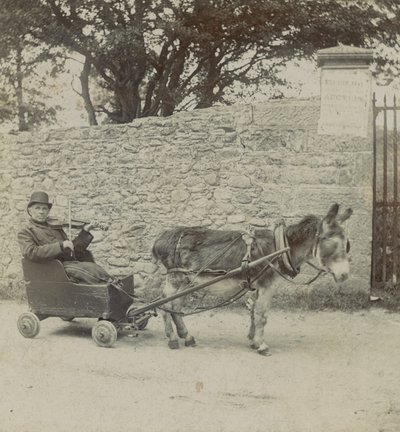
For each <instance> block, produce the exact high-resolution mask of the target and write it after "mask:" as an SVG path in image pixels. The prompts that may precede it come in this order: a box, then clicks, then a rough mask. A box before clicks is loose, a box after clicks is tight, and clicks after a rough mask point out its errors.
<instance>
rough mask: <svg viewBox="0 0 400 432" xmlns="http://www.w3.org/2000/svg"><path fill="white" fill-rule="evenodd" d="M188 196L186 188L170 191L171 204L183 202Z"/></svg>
mask: <svg viewBox="0 0 400 432" xmlns="http://www.w3.org/2000/svg"><path fill="white" fill-rule="evenodd" d="M189 196H190V193H189V192H188V190H187V189H186V188H182V187H181V188H178V189H175V190H173V191H172V193H171V199H172V202H175V203H177V202H183V201H186V200H187V199H188V198H189Z"/></svg>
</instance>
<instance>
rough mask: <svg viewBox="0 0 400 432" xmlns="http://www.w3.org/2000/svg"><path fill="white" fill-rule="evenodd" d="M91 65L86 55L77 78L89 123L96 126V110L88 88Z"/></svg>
mask: <svg viewBox="0 0 400 432" xmlns="http://www.w3.org/2000/svg"><path fill="white" fill-rule="evenodd" d="M91 67H92V63H91V61H90V60H89V58H88V57H85V63H84V65H83V69H82V72H81V75H80V77H79V79H80V81H81V87H82V93H81V95H82V98H83V103H84V105H85V109H86V112H87V115H88V121H89V125H90V126H97V124H98V123H97V119H96V111H95V110H94V107H93V104H92V100H91V98H90V90H89V75H90V69H91Z"/></svg>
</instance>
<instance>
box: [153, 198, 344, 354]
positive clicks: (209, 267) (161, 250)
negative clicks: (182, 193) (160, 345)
mask: <svg viewBox="0 0 400 432" xmlns="http://www.w3.org/2000/svg"><path fill="white" fill-rule="evenodd" d="M351 214H352V210H351V209H347V210H346V211H345V212H344V213H343V214H341V215H339V205H338V204H333V205H332V206H331V207H330V209H329V211H328V213H327V215H326V216H325V217H324V218H322V219H321V218H319V217H317V216H315V215H308V216H305V217H304V218H303V219H302V220H301V221H300V222H299V223H297V224H293V225H289V226H288V227H287V228H286V229H285V231H284V232H283V237H284V240H285V241H286V244H287V246H288V247H289V248H290V253H288V254H287V257H285V258H286V260H283V259H282V257H281V259H279V260H278V264H279V268H280V269H281V272H280V271H276V269H277V268H276V267H275V265H274V264H272V266H269V267H268V268H266V267H265V266H264V265H262V264H261V265H257V266H256V267H255V268H251V269H249V268H248V272H247V276H248V277H247V279H248V280H250V281H251V279H253V282H252V283H251V286H252V288H253V289H254V291H255V292H254V296H253V297H254V299H255V300H254V301H253V302H250V303H252V304H251V310H250V316H251V324H250V332H249V339H250V341H251V347H252V348H254V349H256V350H257V352H258V353H259V354H263V355H269V353H268V352H269V347H268V345H267V343H266V341H265V338H264V332H265V327H266V324H267V316H268V311H269V308H270V303H271V298H272V295H273V293H274V285H275V286H276V282H277V278H279V277H280V276H279V274H278V273H281V274H282V272H283V273H284V274H286V275H289V276H291V277H294V276H296V275H297V274H298V273H299V271H300V266H301V265H302V264H303V263H305V262H306V261H307V260H309V259H311V258H315V259H316V261H317V263H318V266H319V268H320V270H323V271H325V272H329V273H331V274H332V275H333V278H334V279H335V281H336V282H339V283H340V282H343V281H345V280H346V279H347V278H348V275H349V260H348V257H347V253H348V250H349V243H348V239H347V237H346V233H345V230H344V227H343V225H342V224H343V222H344V221H346V220H347V219H348V218H349V217H350V216H351ZM251 237H252V241H251V242H249V241H248V237H247V241H246V238H245V236H244V235H243V233H241V232H239V231H222V230H211V229H207V228H202V227H178V228H175V229H172V230H168V231H165V232H163V233H162V234H161V235H160V237H159V238H158V239H157V240H156V241H155V243H154V246H153V256H154V258H155V259H156V261H161V263H162V264H163V265H164V267H165V268H166V269H167V278H166V283H165V286H164V289H163V293H162V296H163V297H164V298H166V297H169V296H171V295H174V294H176V293H177V292H178V291H179V290H183V289H185V288H186V287H188V286H189V284H193V283H201V282H204V281H207V280H210V278H215V275H216V274H218V272H220V271H225V272H227V271H230V270H232V269H234V268H238V267H240V266H241V264H242V262H243V260H247V259H248V258H249V256H251V259H252V260H256V259H258V258H260V257H263V256H266V255H269V254H271V253H272V252H275V251H276V250H277V249H278V250H281V249H282V247H278V246H279V244H278V243H279V241H278V237H277V236H276V233H274V231H272V230H269V229H266V228H259V229H255V230H254V231H253V234H252V236H251ZM281 246H282V245H281ZM288 263H289V265H288ZM272 267H274V268H272ZM194 280H195V281H196V282H194ZM241 287H243V276H242V275H239V276H234V277H232V278H228V279H226V280H224V281H221V282H218V283H217V284H212V285H211V286H209V287H208V288H206V291H208V292H211V293H212V294H214V295H224V296H226V295H232V294H233V295H234V293H235V292H238V290H240V289H241ZM167 306H168V307H165V309H164V310H163V311H162V314H163V318H164V324H165V333H166V336H167V338H168V345H169V347H170V348H172V349H175V348H179V340H178V337H177V335H176V333H175V331H174V326H173V323H174V324H175V327H176V330H177V333H178V336H179V337H180V338H182V339H184V340H185V346H194V345H195V343H196V342H195V339H194V337H193V336H192V335H191V334H190V333H189V332H188V330H187V328H186V325H185V323H184V321H183V318H182V313H181V311H182V307H183V298H182V297H180V298H177V299H174V300H172V301H171V302H169V303H168V305H167Z"/></svg>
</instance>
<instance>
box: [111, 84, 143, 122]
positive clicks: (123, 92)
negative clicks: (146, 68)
mask: <svg viewBox="0 0 400 432" xmlns="http://www.w3.org/2000/svg"><path fill="white" fill-rule="evenodd" d="M114 95H115V101H116V104H117V106H118V110H117V113H118V120H117V121H118V123H130V122H131V121H132V120H134V119H136V118H138V117H140V106H141V103H140V96H139V91H138V88H137V86H136V85H135V84H133V83H132V82H125V83H124V84H122V83H121V81H117V82H116V83H115V87H114ZM114 120H115V118H114Z"/></svg>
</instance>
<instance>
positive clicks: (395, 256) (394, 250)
mask: <svg viewBox="0 0 400 432" xmlns="http://www.w3.org/2000/svg"><path fill="white" fill-rule="evenodd" d="M393 108H394V116H393V205H394V207H393V231H392V261H393V275H392V281H393V285H396V283H397V260H398V237H397V231H398V224H397V213H398V211H397V113H396V108H397V106H396V96H393Z"/></svg>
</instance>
